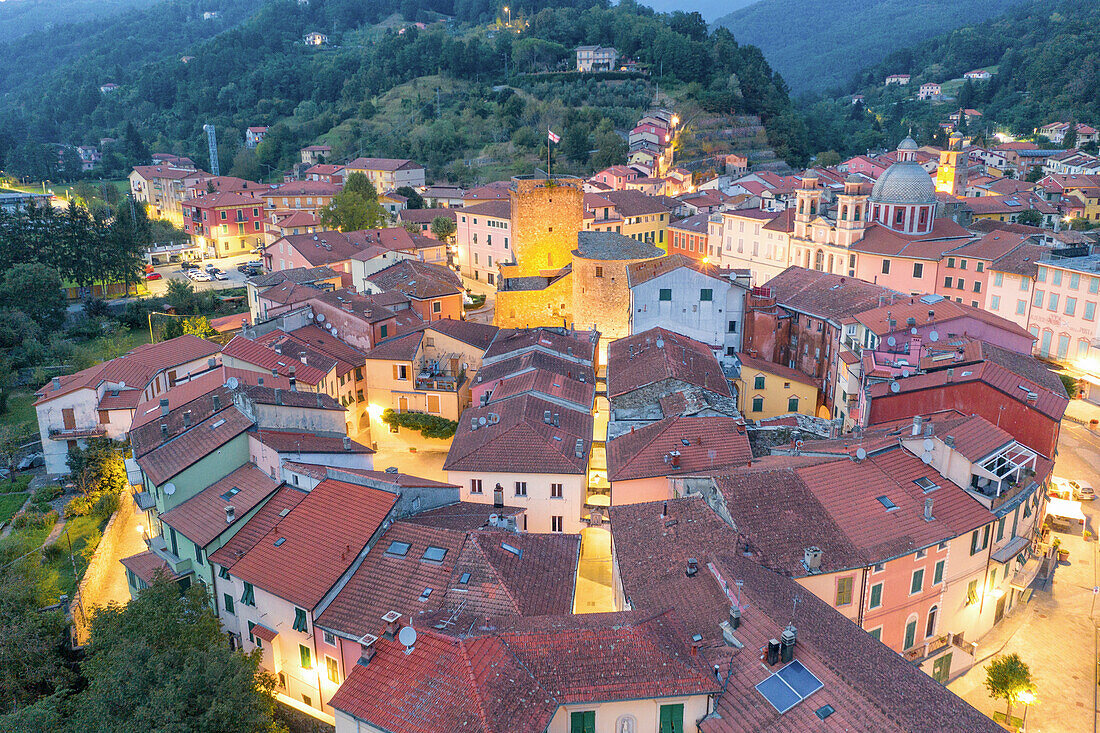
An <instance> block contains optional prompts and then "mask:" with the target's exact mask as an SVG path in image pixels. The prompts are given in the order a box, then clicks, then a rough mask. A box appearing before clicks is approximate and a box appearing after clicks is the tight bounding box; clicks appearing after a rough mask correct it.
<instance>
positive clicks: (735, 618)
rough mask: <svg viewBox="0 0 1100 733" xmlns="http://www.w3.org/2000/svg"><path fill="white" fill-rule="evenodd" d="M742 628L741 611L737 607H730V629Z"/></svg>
mask: <svg viewBox="0 0 1100 733" xmlns="http://www.w3.org/2000/svg"><path fill="white" fill-rule="evenodd" d="M740 626H741V609H740V608H738V607H737V606H730V628H731V629H737V628H740Z"/></svg>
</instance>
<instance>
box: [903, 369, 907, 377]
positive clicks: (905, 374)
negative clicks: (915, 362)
mask: <svg viewBox="0 0 1100 733" xmlns="http://www.w3.org/2000/svg"><path fill="white" fill-rule="evenodd" d="M901 376H903V377H908V376H909V370H908V369H902V370H901Z"/></svg>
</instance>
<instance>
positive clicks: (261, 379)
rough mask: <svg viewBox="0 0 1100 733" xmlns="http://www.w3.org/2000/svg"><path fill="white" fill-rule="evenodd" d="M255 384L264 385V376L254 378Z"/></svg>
mask: <svg viewBox="0 0 1100 733" xmlns="http://www.w3.org/2000/svg"><path fill="white" fill-rule="evenodd" d="M256 384H257V385H258V386H260V387H262V386H264V378H263V377H260V378H258V379H257V380H256Z"/></svg>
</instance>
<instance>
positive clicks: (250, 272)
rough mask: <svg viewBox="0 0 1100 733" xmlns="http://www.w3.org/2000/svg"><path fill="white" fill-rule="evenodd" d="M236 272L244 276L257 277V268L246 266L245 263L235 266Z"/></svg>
mask: <svg viewBox="0 0 1100 733" xmlns="http://www.w3.org/2000/svg"><path fill="white" fill-rule="evenodd" d="M237 272H243V273H244V274H245V275H257V274H259V271H258V270H257V268H255V267H253V266H252V265H250V264H248V263H247V262H244V263H241V264H239V265H237Z"/></svg>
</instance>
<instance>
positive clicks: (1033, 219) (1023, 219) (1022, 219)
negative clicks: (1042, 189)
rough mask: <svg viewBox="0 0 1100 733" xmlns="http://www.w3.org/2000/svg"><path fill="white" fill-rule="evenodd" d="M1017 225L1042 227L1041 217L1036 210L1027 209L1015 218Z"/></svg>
mask: <svg viewBox="0 0 1100 733" xmlns="http://www.w3.org/2000/svg"><path fill="white" fill-rule="evenodd" d="M1016 223H1017V224H1027V225H1028V226H1032V227H1037V226H1042V225H1043V215H1042V214H1040V213H1039V210H1038V209H1028V210H1027V211H1021V212H1020V213H1019V214H1018V215H1017V216H1016Z"/></svg>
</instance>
